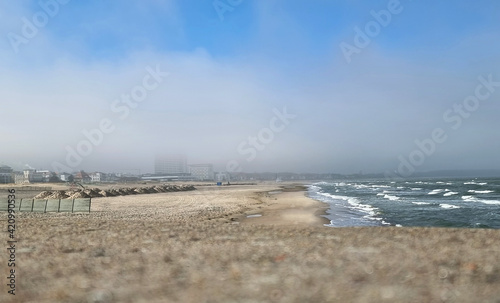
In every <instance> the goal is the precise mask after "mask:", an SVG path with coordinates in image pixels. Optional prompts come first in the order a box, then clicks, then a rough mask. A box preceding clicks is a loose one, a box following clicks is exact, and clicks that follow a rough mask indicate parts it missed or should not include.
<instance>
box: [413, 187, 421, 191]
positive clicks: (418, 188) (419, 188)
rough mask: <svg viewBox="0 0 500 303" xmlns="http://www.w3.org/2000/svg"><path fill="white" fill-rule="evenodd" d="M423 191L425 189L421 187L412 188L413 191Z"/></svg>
mask: <svg viewBox="0 0 500 303" xmlns="http://www.w3.org/2000/svg"><path fill="white" fill-rule="evenodd" d="M422 189H423V188H421V187H414V188H412V189H411V190H422Z"/></svg>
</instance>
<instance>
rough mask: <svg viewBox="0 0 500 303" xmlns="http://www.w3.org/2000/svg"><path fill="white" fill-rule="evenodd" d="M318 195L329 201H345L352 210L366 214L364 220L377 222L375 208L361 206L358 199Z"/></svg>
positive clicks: (327, 194)
mask: <svg viewBox="0 0 500 303" xmlns="http://www.w3.org/2000/svg"><path fill="white" fill-rule="evenodd" d="M319 194H320V195H322V196H325V197H328V198H330V199H334V200H343V201H347V203H348V204H349V205H350V206H351V207H352V208H353V209H356V210H359V211H362V212H364V213H366V214H367V215H366V216H364V218H368V219H371V220H378V219H377V218H375V217H374V216H375V215H376V214H377V213H376V211H377V210H378V209H377V208H376V207H373V206H371V205H367V204H362V203H361V202H360V201H359V200H358V199H356V198H354V197H348V196H339V195H332V194H329V193H319ZM325 202H327V201H325Z"/></svg>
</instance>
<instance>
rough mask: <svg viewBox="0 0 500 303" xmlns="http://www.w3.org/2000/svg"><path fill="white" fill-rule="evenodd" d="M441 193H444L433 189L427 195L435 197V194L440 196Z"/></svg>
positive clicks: (442, 190)
mask: <svg viewBox="0 0 500 303" xmlns="http://www.w3.org/2000/svg"><path fill="white" fill-rule="evenodd" d="M442 192H444V189H434V190H432V191H431V192H430V193H428V195H437V194H440V193H442Z"/></svg>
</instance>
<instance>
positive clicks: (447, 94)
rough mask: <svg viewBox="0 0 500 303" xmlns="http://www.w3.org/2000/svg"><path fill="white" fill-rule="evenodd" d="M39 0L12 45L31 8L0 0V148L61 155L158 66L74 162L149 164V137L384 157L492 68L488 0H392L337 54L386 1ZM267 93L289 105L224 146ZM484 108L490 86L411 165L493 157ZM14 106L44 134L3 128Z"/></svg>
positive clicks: (220, 158) (344, 160) (52, 157)
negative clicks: (29, 33)
mask: <svg viewBox="0 0 500 303" xmlns="http://www.w3.org/2000/svg"><path fill="white" fill-rule="evenodd" d="M54 1H55V0H54ZM54 1H50V0H45V1H44V0H42V1H41V3H57V7H58V9H57V12H56V13H55V14H54V16H51V17H50V18H49V19H48V22H47V24H46V25H45V26H43V27H40V28H38V33H37V34H36V35H35V36H34V37H33V38H30V39H28V40H29V42H28V43H27V44H20V45H19V47H18V48H19V49H18V50H19V51H18V52H17V53H16V52H15V51H14V48H13V47H12V44H11V42H10V41H9V34H10V35H11V36H12V33H14V34H16V35H20V36H22V27H23V18H26V19H28V20H30V21H31V22H33V17H34V16H35V15H36V14H37V13H40V12H43V10H42V7H41V6H40V3H39V2H38V1H23V2H10V1H8V2H6V1H4V2H3V3H1V4H0V9H1V12H0V19H1V21H0V36H1V37H2V39H1V40H0V55H1V57H0V70H1V71H2V73H1V74H2V75H3V76H2V78H1V79H2V83H3V88H2V91H3V99H4V100H16V101H15V102H10V101H4V103H3V112H4V113H9V118H7V119H5V120H4V121H3V122H2V124H4V125H3V129H4V130H3V132H1V134H2V136H3V138H4V144H10V145H13V146H14V147H13V149H12V150H10V151H4V152H3V153H4V154H3V155H2V154H0V162H1V163H6V164H10V165H13V166H20V165H21V166H22V164H23V163H24V162H26V163H30V165H32V166H38V167H43V168H50V166H51V163H53V162H54V161H59V162H64V158H65V155H66V151H65V148H66V147H67V146H76V145H77V144H78V142H80V141H81V140H82V135H81V132H82V129H89V128H92V127H94V125H96V123H98V121H99V120H100V119H102V118H103V117H113V113H110V104H112V102H113V100H115V99H116V98H118V97H119V96H120V95H121V94H123V93H125V92H129V91H130V90H131V88H133V87H134V85H136V84H137V83H138V81H139V82H140V79H142V77H143V76H144V71H145V68H146V67H147V66H155V65H160V66H162V68H163V69H165V70H167V71H168V72H169V74H170V75H169V79H168V81H165V83H164V84H162V85H161V86H160V88H159V89H157V90H155V91H153V92H151V94H150V95H149V96H148V99H147V100H146V101H145V102H144V103H142V104H141V106H139V107H138V108H136V109H134V111H133V112H132V114H131V115H130V118H128V119H127V120H126V121H116V120H114V121H115V122H116V126H117V130H116V131H115V132H114V133H113V134H111V135H110V136H109V137H107V138H106V139H105V140H104V142H103V144H102V145H99V146H96V147H95V148H94V149H93V152H92V154H91V155H89V156H86V157H84V159H83V160H82V162H81V164H80V165H79V166H78V167H75V169H87V170H97V169H102V170H110V171H111V170H119V169H121V168H122V166H126V167H125V168H126V169H137V168H138V169H141V170H142V171H144V172H149V171H151V169H152V160H151V159H152V155H153V154H154V153H155V152H158V151H163V150H170V149H182V150H184V151H185V152H186V153H187V154H188V155H189V157H190V159H191V162H213V163H215V164H216V167H217V168H218V169H219V170H224V169H225V166H226V163H227V162H228V161H231V160H236V161H238V162H239V163H240V164H241V166H242V167H243V169H244V170H246V171H254V170H255V171H261V170H273V171H275V170H291V171H318V172H320V171H322V172H342V173H349V172H357V171H359V170H364V171H367V172H380V171H393V170H395V169H397V167H398V165H399V164H400V162H399V160H398V159H399V158H398V157H399V156H404V157H406V156H408V155H410V153H411V152H412V151H413V150H415V149H416V148H417V147H415V143H414V141H415V140H416V139H422V138H426V137H428V136H429V134H430V133H431V132H432V130H433V129H435V128H437V127H441V128H444V129H446V130H448V129H449V126H450V123H447V122H446V121H444V120H443V114H444V113H445V112H446V111H447V110H448V109H450V108H453V105H454V104H456V103H460V102H462V101H463V100H464V98H466V97H467V96H468V95H470V94H473V93H474V89H475V87H476V86H477V85H478V77H479V76H481V75H484V76H487V75H489V74H493V75H494V78H495V79H500V75H496V74H495V73H496V72H497V71H498V64H499V60H498V54H499V53H500V52H499V51H500V39H499V33H500V21H498V12H500V2H497V1H486V0H481V1H474V2H473V1H464V0H462V1H453V2H451V1H448V2H443V1H442V2H435V1H411V0H401V1H399V5H398V6H400V7H402V12H400V13H398V14H392V15H391V20H390V22H389V24H388V25H387V26H385V27H383V26H380V33H379V34H377V35H376V36H375V37H372V38H371V41H370V43H369V45H368V46H367V47H365V48H362V49H361V50H360V53H359V54H353V55H352V56H351V59H352V60H351V62H350V63H348V62H347V61H346V58H345V56H344V54H343V52H342V50H341V48H340V44H341V43H342V42H345V43H348V44H350V45H353V46H355V42H354V39H355V31H354V28H355V27H358V28H360V29H362V30H363V29H365V27H366V25H367V24H368V23H369V22H373V20H374V17H373V16H372V14H371V11H375V12H380V11H381V10H387V9H388V6H389V5H390V4H391V3H396V2H393V1H394V0H386V1H362V0H344V1H320V0H317V1H307V2H306V1H245V0H243V1H241V4H239V5H236V6H234V7H233V9H232V10H231V11H227V12H225V13H224V15H223V17H224V18H223V20H221V19H220V18H219V15H218V13H217V10H216V9H215V7H214V4H213V3H214V2H212V1H175V0H150V1H127V2H124V1H97V0H94V1H76V0H73V1H69V2H68V3H67V4H59V3H58V2H54ZM221 2H222V3H226V4H227V3H229V2H228V1H227V0H221ZM236 2H237V1H236ZM233 3H235V2H234V1H233ZM228 5H229V4H228ZM497 77H498V78H497ZM283 107H287V108H288V109H289V111H290V112H294V113H297V119H296V120H294V122H293V123H291V124H290V125H289V126H288V127H287V128H286V130H285V131H283V132H280V133H279V134H278V133H277V134H275V136H274V138H273V140H272V142H270V143H269V144H266V146H265V149H264V150H262V151H259V153H258V156H257V157H256V159H255V160H252V161H247V160H246V157H245V156H244V155H242V154H241V153H240V152H238V150H237V146H238V145H239V144H241V143H242V142H244V141H245V140H247V138H248V137H249V136H252V134H254V135H255V134H257V133H258V132H259V131H260V130H261V129H262V128H265V127H266V125H268V122H269V120H270V119H271V118H272V117H273V109H274V108H283ZM499 108H500V106H499V102H498V93H496V92H495V93H493V94H492V96H491V97H490V98H489V99H488V100H486V101H484V102H482V103H481V105H480V106H479V108H478V109H477V110H476V111H474V113H473V115H472V116H471V117H470V118H467V119H466V122H467V123H464V124H463V126H461V128H460V129H458V130H457V131H449V140H447V142H445V143H443V144H441V145H440V146H439V148H438V149H437V150H436V152H435V153H433V154H432V155H430V156H427V157H426V159H425V161H424V162H425V163H424V164H422V165H418V167H416V169H418V170H431V169H453V168H458V169H463V168H500V166H498V164H492V163H499V161H498V158H497V156H496V154H498V148H499V143H498V142H499V140H498V136H497V135H496V133H497V129H498V122H497V118H496V116H495V113H496V112H498V109H499ZM25 119H28V120H32V121H36V122H33V123H34V124H36V125H37V126H36V129H37V130H38V131H39V132H40V133H43V134H45V135H42V136H40V135H38V134H35V132H34V131H33V127H31V126H30V124H28V125H27V126H23V127H12V124H13V123H14V122H18V121H21V120H25ZM115 119H116V117H115ZM60 125H65V127H60ZM198 125H203V127H201V128H200V127H197V126H198ZM6 129H8V131H6ZM160 130H161V131H160ZM42 142H48V144H47V143H45V144H46V145H47V148H46V149H45V151H44V152H43V153H42V154H40V155H37V156H34V155H33V153H32V152H31V151H32V150H34V149H36V147H37V146H39V144H42ZM174 142H175V143H174ZM137 146H147V147H150V148H140V149H138V148H137ZM118 151H120V156H119V157H116V156H114V155H116V154H117V153H118ZM124 151H125V152H124ZM2 158H3V159H4V160H2ZM308 158H310V160H309V161H303V160H304V159H308ZM31 163H34V164H31ZM124 163H125V164H124ZM130 163H134V164H130ZM128 166H131V167H128ZM492 166H493V167H492Z"/></svg>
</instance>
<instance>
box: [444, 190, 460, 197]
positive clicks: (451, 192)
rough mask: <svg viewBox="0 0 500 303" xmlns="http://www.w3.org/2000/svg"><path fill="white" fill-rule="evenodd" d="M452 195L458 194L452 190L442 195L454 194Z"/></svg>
mask: <svg viewBox="0 0 500 303" xmlns="http://www.w3.org/2000/svg"><path fill="white" fill-rule="evenodd" d="M454 195H458V193H457V192H454V191H450V192H447V193H445V194H444V195H443V196H445V197H449V196H454Z"/></svg>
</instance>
